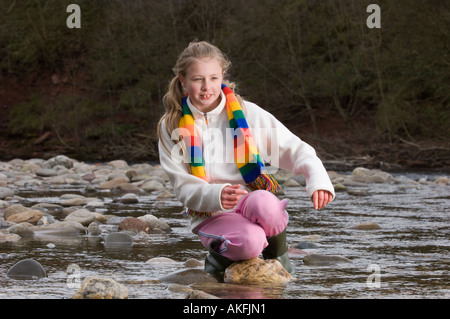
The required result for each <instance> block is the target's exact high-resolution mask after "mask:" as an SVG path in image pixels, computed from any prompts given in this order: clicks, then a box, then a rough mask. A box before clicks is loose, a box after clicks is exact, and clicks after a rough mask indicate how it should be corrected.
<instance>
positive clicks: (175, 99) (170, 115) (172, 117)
mask: <svg viewBox="0 0 450 319" xmlns="http://www.w3.org/2000/svg"><path fill="white" fill-rule="evenodd" d="M205 57H208V58H213V59H216V60H217V61H218V62H219V64H220V66H221V67H222V70H223V73H224V78H225V76H226V73H227V71H228V69H229V68H230V67H231V62H230V61H229V60H228V58H227V56H226V55H225V54H224V53H223V52H222V51H221V50H219V48H217V47H216V46H214V45H212V44H210V43H208V42H206V41H200V42H197V41H194V42H191V43H189V45H188V46H187V47H186V48H185V49H184V50H183V52H181V54H180V55H179V56H178V59H177V62H176V64H175V66H174V68H173V69H172V70H173V73H174V75H175V76H174V77H173V79H172V80H171V81H170V84H169V89H168V91H167V93H166V95H164V97H163V104H164V107H165V109H166V111H165V113H164V114H163V116H162V117H161V119H160V120H159V123H158V137H159V139H160V140H161V141H162V139H161V134H162V132H161V124H162V123H163V122H165V127H166V131H167V133H168V134H169V136H170V135H171V133H172V132H173V130H175V129H176V128H178V123H179V121H180V117H181V116H182V114H183V108H182V105H181V103H182V99H183V96H184V91H183V87H182V84H181V81H180V75H181V76H182V77H185V76H186V71H187V68H188V67H189V66H190V65H191V63H192V62H194V61H195V60H197V59H200V58H205ZM224 84H225V85H227V86H228V87H229V88H231V89H232V90H233V91H234V90H235V88H236V85H235V84H234V83H232V82H229V81H227V80H224ZM236 97H237V98H238V100H239V102H240V104H241V105H242V104H243V103H242V99H241V97H240V96H238V95H237V94H236ZM162 142H163V141H162ZM175 142H176V143H177V142H178V141H175ZM163 145H164V142H163ZM164 147H166V146H165V145H164ZM166 148H167V147H166Z"/></svg>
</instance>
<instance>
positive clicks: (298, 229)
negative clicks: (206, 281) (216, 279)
mask: <svg viewBox="0 0 450 319" xmlns="http://www.w3.org/2000/svg"><path fill="white" fill-rule="evenodd" d="M344 174H345V172H344ZM348 174H351V172H350V173H348ZM393 175H394V176H395V177H396V178H397V179H399V180H402V179H404V180H405V181H406V180H408V179H413V180H418V179H420V178H422V180H423V181H424V180H426V179H428V180H434V178H435V176H430V175H428V176H427V175H425V174H419V173H408V174H404V173H403V174H393ZM449 187H450V186H449V185H442V184H435V183H426V182H424V183H409V182H405V183H402V182H400V183H389V184H377V183H372V184H367V185H365V186H363V187H353V188H352V187H349V188H350V189H356V190H359V191H361V190H362V191H363V192H362V194H360V195H364V196H357V195H355V194H354V193H353V194H351V192H339V193H337V198H336V200H335V201H334V202H333V203H331V204H330V205H329V206H328V207H327V208H326V209H324V210H322V211H315V210H313V209H312V208H311V204H310V202H309V201H308V199H307V197H306V196H305V190H304V187H301V186H299V187H288V188H286V189H285V195H284V196H283V197H285V198H288V199H289V204H288V206H287V210H288V213H289V215H290V221H289V226H288V243H289V245H290V246H292V245H295V244H297V243H299V242H302V241H305V240H307V241H312V242H314V243H315V244H316V247H315V248H313V249H304V251H306V252H308V253H309V254H322V255H334V256H341V257H345V258H348V259H349V260H350V261H351V262H350V263H334V264H331V265H325V266H317V265H305V264H304V263H303V260H302V257H303V255H299V254H292V255H291V262H292V264H293V266H294V268H295V274H294V275H295V277H296V278H297V279H298V280H297V281H295V282H291V283H290V284H289V285H287V286H286V287H264V286H242V285H230V284H218V285H210V286H203V287H202V285H201V284H197V285H194V286H195V287H194V288H198V289H202V290H204V291H206V292H208V293H211V294H214V295H216V296H218V297H221V298H283V299H291V298H449V297H450V280H449V275H450V255H449V251H450V241H449V239H450V227H449V226H450V218H449V214H450V209H449V208H450V205H449V204H450V188H449ZM83 191H84V187H81V186H80V187H79V188H77V187H76V186H73V185H66V186H58V187H54V188H52V189H50V190H26V189H22V190H19V191H18V192H17V193H16V195H18V196H20V197H22V198H24V199H23V200H22V201H26V206H31V205H33V204H35V203H41V202H48V203H54V202H57V201H58V198H59V197H60V196H61V195H62V194H66V193H75V194H77V193H78V194H83ZM83 195H84V194H83ZM95 196H97V197H103V199H104V201H105V202H106V208H105V209H104V210H103V212H104V213H105V214H109V215H115V216H117V218H116V219H114V218H112V219H109V222H108V223H107V224H104V225H102V226H101V227H102V230H103V232H104V233H106V232H108V231H111V230H114V229H115V228H117V225H118V223H119V221H120V220H121V218H124V217H129V216H133V217H138V216H141V215H144V214H148V213H150V214H153V215H155V216H156V217H158V218H161V219H164V220H165V221H166V222H168V223H169V225H170V226H171V228H172V229H171V232H170V233H167V234H151V235H145V236H144V235H142V236H138V237H137V238H135V244H134V246H133V247H132V248H130V249H121V250H110V249H106V248H105V246H104V245H103V238H102V237H101V236H100V237H94V236H81V237H52V236H47V237H44V236H39V237H34V238H32V239H21V240H20V241H18V242H13V243H2V244H0V261H1V263H0V298H31V299H35V298H55V299H62V298H71V297H72V296H73V294H74V293H75V291H76V290H77V288H78V287H79V285H80V283H81V282H82V281H83V279H84V278H85V277H86V276H89V275H96V276H105V277H111V278H113V279H115V280H117V281H118V282H121V283H123V284H124V285H125V286H126V287H127V288H128V291H129V298H130V299H141V298H151V299H157V298H184V294H182V293H176V292H173V291H171V290H170V289H168V285H167V284H164V283H160V282H158V281H157V280H158V279H160V278H161V277H162V276H164V275H166V274H169V273H171V272H173V271H176V270H179V269H183V268H184V262H185V261H186V260H188V259H192V258H194V259H197V260H201V261H202V260H204V257H205V255H206V252H205V250H204V248H203V247H202V245H201V244H200V242H199V240H198V239H197V237H196V236H195V235H194V234H192V233H191V232H190V230H189V226H188V222H187V220H186V219H185V218H184V216H183V215H182V213H180V212H181V210H182V206H181V204H180V203H179V202H178V201H177V200H175V199H173V200H164V201H161V200H157V199H156V195H148V196H140V197H139V203H138V204H128V205H125V204H120V203H115V202H113V200H112V199H111V198H110V197H109V196H110V194H109V192H103V193H102V192H100V193H97V194H95ZM19 202H20V201H19ZM368 222H370V223H376V224H378V225H379V226H380V229H378V230H368V231H364V230H355V229H352V227H353V226H355V225H357V224H361V223H368ZM154 257H170V258H172V259H173V260H175V261H176V262H177V263H174V264H171V265H170V266H165V267H157V266H154V265H150V264H148V263H146V261H147V260H149V259H151V258H154ZM26 258H33V259H35V260H36V261H38V262H39V263H41V264H42V265H43V266H44V268H45V270H46V271H47V275H48V277H47V278H43V279H39V280H13V279H9V278H8V277H7V276H6V272H7V271H8V269H10V268H11V267H12V266H13V265H14V264H15V263H16V262H18V261H20V260H22V259H26Z"/></svg>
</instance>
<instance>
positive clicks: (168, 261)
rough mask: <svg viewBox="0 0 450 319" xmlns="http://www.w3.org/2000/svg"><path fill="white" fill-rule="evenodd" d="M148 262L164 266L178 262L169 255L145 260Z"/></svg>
mask: <svg viewBox="0 0 450 319" xmlns="http://www.w3.org/2000/svg"><path fill="white" fill-rule="evenodd" d="M145 263H146V264H149V265H152V266H162V267H166V266H168V265H175V264H177V262H176V261H175V260H173V259H171V258H167V257H154V258H151V259H149V260H147V261H146V262H145Z"/></svg>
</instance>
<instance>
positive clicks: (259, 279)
mask: <svg viewBox="0 0 450 319" xmlns="http://www.w3.org/2000/svg"><path fill="white" fill-rule="evenodd" d="M291 280H295V279H294V278H293V277H292V276H291V275H290V274H289V273H288V272H287V271H286V270H285V269H284V267H283V266H282V265H281V263H280V262H279V261H278V260H275V259H268V260H262V259H260V258H258V257H255V258H252V259H249V260H244V261H240V262H235V263H233V264H231V265H230V266H229V267H228V268H227V269H226V270H225V274H224V281H225V282H227V283H234V284H250V283H267V284H286V283H288V282H289V281H291Z"/></svg>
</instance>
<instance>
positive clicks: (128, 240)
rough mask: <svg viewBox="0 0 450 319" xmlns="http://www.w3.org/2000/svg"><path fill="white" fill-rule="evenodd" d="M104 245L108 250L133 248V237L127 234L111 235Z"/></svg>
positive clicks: (115, 233)
mask: <svg viewBox="0 0 450 319" xmlns="http://www.w3.org/2000/svg"><path fill="white" fill-rule="evenodd" d="M104 244H105V247H106V248H117V249H123V248H131V247H133V237H131V235H130V234H128V233H125V232H114V233H109V234H108V235H106V237H105V242H104Z"/></svg>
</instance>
